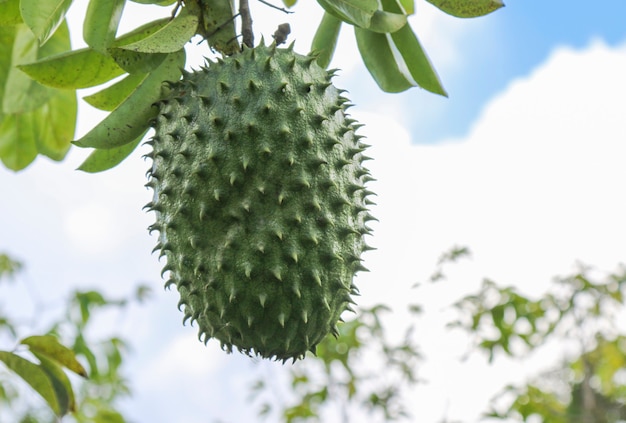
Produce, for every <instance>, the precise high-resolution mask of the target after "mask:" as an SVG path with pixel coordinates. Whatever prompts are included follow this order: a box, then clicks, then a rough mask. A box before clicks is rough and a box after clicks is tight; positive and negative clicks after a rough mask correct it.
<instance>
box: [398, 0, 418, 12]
mask: <svg viewBox="0 0 626 423" xmlns="http://www.w3.org/2000/svg"><path fill="white" fill-rule="evenodd" d="M398 2H399V6H400V8H401V9H402V11H403V13H404V14H405V15H412V14H413V13H415V1H414V0H398Z"/></svg>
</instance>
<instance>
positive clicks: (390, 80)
mask: <svg viewBox="0 0 626 423" xmlns="http://www.w3.org/2000/svg"><path fill="white" fill-rule="evenodd" d="M354 33H355V36H356V41H357V46H358V47H359V52H360V53H361V58H362V59H363V62H364V63H365V67H367V70H368V71H369V73H370V74H371V75H372V77H373V78H374V80H375V81H376V83H377V84H378V86H379V87H380V88H381V89H382V90H383V91H385V92H389V93H397V92H402V91H405V90H407V89H409V88H411V87H414V86H415V84H414V83H412V82H410V81H409V79H407V76H406V75H405V74H404V73H403V72H402V71H401V70H400V68H399V67H398V63H397V62H396V58H395V56H394V54H393V50H392V48H391V46H390V44H389V39H388V38H387V36H386V35H385V34H380V33H377V32H372V31H369V30H367V29H362V28H359V27H356V26H355V27H354Z"/></svg>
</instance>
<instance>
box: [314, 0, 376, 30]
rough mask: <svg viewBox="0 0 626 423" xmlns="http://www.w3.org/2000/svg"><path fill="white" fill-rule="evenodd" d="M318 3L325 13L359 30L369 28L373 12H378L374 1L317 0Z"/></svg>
mask: <svg viewBox="0 0 626 423" xmlns="http://www.w3.org/2000/svg"><path fill="white" fill-rule="evenodd" d="M318 3H319V4H320V6H322V7H323V8H324V10H325V11H326V12H328V13H330V14H332V15H335V16H336V17H338V18H339V19H341V20H342V21H344V22H347V23H349V24H352V25H356V26H358V27H361V28H367V27H369V24H370V20H371V19H372V16H373V15H374V12H376V10H378V2H377V1H376V0H318Z"/></svg>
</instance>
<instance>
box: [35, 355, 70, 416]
mask: <svg viewBox="0 0 626 423" xmlns="http://www.w3.org/2000/svg"><path fill="white" fill-rule="evenodd" d="M33 354H34V355H35V357H37V360H39V363H40V366H39V367H41V368H42V369H43V370H44V371H45V372H46V374H47V375H48V378H49V379H50V381H51V382H52V386H53V388H54V392H55V394H56V396H57V402H58V403H59V407H60V409H61V415H65V414H67V413H68V412H74V411H76V398H75V397H74V390H73V389H72V384H71V383H70V379H69V378H68V377H67V375H66V374H65V372H64V371H63V369H62V368H61V367H60V366H59V365H58V364H57V363H55V362H54V361H52V360H50V359H49V358H48V357H46V356H45V355H42V354H37V353H33Z"/></svg>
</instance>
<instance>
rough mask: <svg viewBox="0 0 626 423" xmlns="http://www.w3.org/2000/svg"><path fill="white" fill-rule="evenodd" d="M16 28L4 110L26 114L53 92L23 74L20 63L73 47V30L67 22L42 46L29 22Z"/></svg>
mask: <svg viewBox="0 0 626 423" xmlns="http://www.w3.org/2000/svg"><path fill="white" fill-rule="evenodd" d="M14 28H15V30H16V32H15V39H14V43H13V51H12V54H11V65H10V68H9V72H8V75H7V80H6V83H5V91H4V96H3V97H4V98H3V102H2V111H3V112H4V113H6V114H10V113H24V112H28V111H31V110H34V109H36V108H38V107H41V105H42V104H44V103H45V102H46V101H47V100H48V98H49V97H50V95H51V94H52V93H53V91H52V90H50V89H49V88H46V87H44V86H42V85H40V84H38V83H36V82H35V81H33V80H32V79H31V78H29V77H28V76H27V75H25V74H24V73H22V72H21V70H20V69H18V68H19V65H21V64H22V63H27V62H30V61H33V60H37V59H38V58H40V57H44V56H47V55H50V54H56V53H58V52H60V51H63V50H67V49H69V48H70V39H69V31H68V29H67V25H66V24H63V25H61V27H60V28H59V30H58V31H57V32H56V33H55V34H54V36H53V37H52V38H51V39H50V42H48V43H47V44H46V45H44V46H43V47H41V48H40V47H39V45H38V44H37V40H36V39H35V38H34V36H33V34H32V33H31V31H30V30H29V29H28V28H27V27H26V25H17V26H15V27H14Z"/></svg>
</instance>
